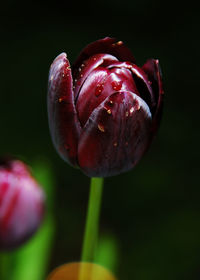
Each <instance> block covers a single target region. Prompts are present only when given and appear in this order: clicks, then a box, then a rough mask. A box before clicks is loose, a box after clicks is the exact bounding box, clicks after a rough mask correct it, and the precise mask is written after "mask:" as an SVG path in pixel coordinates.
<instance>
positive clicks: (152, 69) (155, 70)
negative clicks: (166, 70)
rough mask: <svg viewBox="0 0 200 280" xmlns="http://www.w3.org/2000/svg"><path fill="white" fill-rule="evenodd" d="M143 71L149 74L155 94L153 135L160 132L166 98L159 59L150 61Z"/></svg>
mask: <svg viewBox="0 0 200 280" xmlns="http://www.w3.org/2000/svg"><path fill="white" fill-rule="evenodd" d="M142 69H143V71H144V72H145V73H146V74H147V76H148V78H149V80H150V81H151V86H152V89H153V94H154V97H155V100H156V108H155V113H154V115H153V122H152V129H151V131H152V135H154V134H155V133H156V131H157V130H158V127H159V124H160V120H161V115H162V110H163V98H164V91H163V83H162V74H161V69H160V65H159V61H158V59H149V60H147V62H146V63H145V64H144V65H143V67H142Z"/></svg>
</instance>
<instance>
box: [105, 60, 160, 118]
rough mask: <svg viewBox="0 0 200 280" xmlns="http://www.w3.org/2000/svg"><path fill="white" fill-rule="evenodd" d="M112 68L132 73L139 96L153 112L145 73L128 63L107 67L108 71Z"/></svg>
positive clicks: (118, 63)
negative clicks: (127, 70)
mask: <svg viewBox="0 0 200 280" xmlns="http://www.w3.org/2000/svg"><path fill="white" fill-rule="evenodd" d="M113 67H119V68H126V69H129V70H130V71H131V72H132V75H133V78H134V81H135V83H136V87H137V89H138V92H139V96H140V97H141V98H143V99H144V101H145V102H146V103H147V104H148V105H149V108H150V110H151V112H153V111H154V110H155V109H154V108H155V100H154V95H153V92H152V88H151V86H150V81H149V80H148V76H147V75H146V73H145V72H144V71H143V70H142V69H141V68H140V67H138V66H137V65H136V64H132V63H129V62H114V63H112V64H111V65H109V67H108V69H111V68H113Z"/></svg>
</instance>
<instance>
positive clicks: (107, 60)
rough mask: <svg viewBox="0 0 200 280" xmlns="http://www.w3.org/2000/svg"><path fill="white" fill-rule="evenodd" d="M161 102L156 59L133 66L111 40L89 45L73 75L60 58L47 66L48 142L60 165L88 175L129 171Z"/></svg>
mask: <svg viewBox="0 0 200 280" xmlns="http://www.w3.org/2000/svg"><path fill="white" fill-rule="evenodd" d="M162 103H163V89H162V80H161V73H160V68H159V62H158V60H157V59H150V60H148V61H147V62H146V63H145V64H144V65H143V66H142V67H138V66H137V65H136V64H135V59H134V57H133V55H132V53H131V52H130V50H129V49H128V48H127V47H126V46H125V45H124V44H123V42H121V41H118V42H116V40H115V39H113V38H108V37H106V38H104V39H101V40H98V41H96V42H93V43H91V44H90V45H88V46H87V47H86V48H85V49H84V50H83V51H82V52H81V54H80V55H79V57H78V59H77V60H76V62H75V63H74V65H73V67H72V70H71V67H70V64H69V61H68V60H67V57H66V54H65V53H62V54H60V55H59V56H57V57H56V59H55V60H54V62H53V63H52V65H51V69H50V73H49V84H48V115H49V126H50V131H51V136H52V139H53V143H54V145H55V147H56V149H57V151H58V153H59V154H60V156H61V157H62V158H63V159H64V160H66V161H67V162H68V163H70V164H71V165H73V166H79V167H80V168H81V169H82V170H83V172H84V173H85V174H87V175H88V176H91V177H92V176H94V177H106V176H112V175H115V174H119V173H122V172H125V171H127V170H129V169H131V168H133V167H134V166H135V164H136V163H137V162H138V161H139V160H140V158H141V157H142V156H143V154H144V152H145V151H146V150H147V148H148V146H149V144H150V143H151V140H152V138H153V136H154V134H155V133H156V131H157V128H158V125H159V121H160V117H161V110H162Z"/></svg>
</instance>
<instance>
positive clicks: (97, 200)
mask: <svg viewBox="0 0 200 280" xmlns="http://www.w3.org/2000/svg"><path fill="white" fill-rule="evenodd" d="M102 190H103V178H91V184H90V196H89V202H88V211H87V218H86V225H85V233H84V240H83V249H82V257H81V261H82V262H93V260H94V254H95V248H96V244H97V238H98V225H99V214H100V206H101V197H102Z"/></svg>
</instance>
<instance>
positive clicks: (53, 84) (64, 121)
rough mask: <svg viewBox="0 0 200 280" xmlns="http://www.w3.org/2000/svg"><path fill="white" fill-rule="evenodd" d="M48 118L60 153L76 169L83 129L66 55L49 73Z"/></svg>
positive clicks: (55, 63)
mask: <svg viewBox="0 0 200 280" xmlns="http://www.w3.org/2000/svg"><path fill="white" fill-rule="evenodd" d="M48 116H49V127H50V132H51V136H52V139H53V143H54V145H55V147H56V149H57V151H58V153H59V154H60V156H61V157H62V158H63V159H64V160H66V161H67V162H69V163H71V164H72V165H76V164H77V146H78V139H79V135H80V132H81V127H80V123H79V120H78V118H77V113H76V109H75V105H74V95H73V90H72V75H71V69H70V64H69V61H68V60H67V58H66V54H65V53H62V54H60V55H59V56H57V57H56V59H55V60H54V62H53V63H52V65H51V69H50V72H49V84H48Z"/></svg>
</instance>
